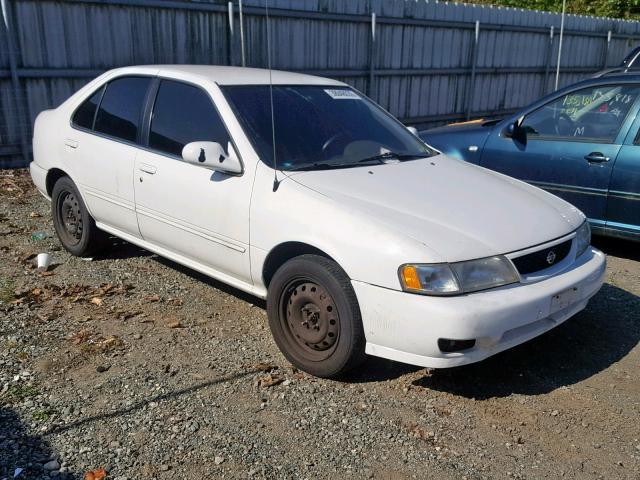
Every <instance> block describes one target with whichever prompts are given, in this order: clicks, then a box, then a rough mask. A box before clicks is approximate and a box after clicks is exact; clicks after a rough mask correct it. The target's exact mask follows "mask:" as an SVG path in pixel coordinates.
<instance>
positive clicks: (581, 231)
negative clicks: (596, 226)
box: [576, 220, 591, 257]
mask: <svg viewBox="0 0 640 480" xmlns="http://www.w3.org/2000/svg"><path fill="white" fill-rule="evenodd" d="M589 245H591V227H590V226H589V221H587V220H585V222H584V223H583V224H582V225H580V228H578V230H576V257H579V256H580V255H582V254H583V253H584V252H585V251H586V250H587V248H589Z"/></svg>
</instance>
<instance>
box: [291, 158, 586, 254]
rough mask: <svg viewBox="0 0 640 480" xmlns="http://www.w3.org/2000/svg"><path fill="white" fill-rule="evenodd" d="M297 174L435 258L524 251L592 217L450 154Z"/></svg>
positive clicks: (296, 178)
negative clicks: (435, 255)
mask: <svg viewBox="0 0 640 480" xmlns="http://www.w3.org/2000/svg"><path fill="white" fill-rule="evenodd" d="M291 178H292V179H293V180H294V181H296V182H298V183H300V184H302V185H304V186H306V187H308V188H310V189H312V190H315V191H317V192H319V193H321V194H323V195H325V196H327V197H330V198H331V199H332V200H334V201H335V202H336V203H337V204H339V205H340V206H341V207H343V208H349V209H352V210H357V211H358V212H359V213H362V214H365V215H368V216H369V217H371V218H372V219H373V220H375V221H377V222H379V223H382V224H384V225H385V226H386V227H387V228H390V229H392V230H393V231H394V232H395V233H397V234H403V235H407V236H410V237H412V238H413V239H414V240H416V241H418V242H421V243H422V244H424V245H426V246H427V247H428V248H429V249H430V250H431V251H432V252H435V253H436V254H438V255H439V256H440V257H441V258H440V259H438V260H435V259H434V260H433V261H448V262H454V261H461V260H469V259H473V258H481V257H486V256H491V255H498V254H504V253H509V252H513V251H517V250H520V249H523V248H527V247H531V246H534V245H537V244H541V243H544V242H546V241H549V240H552V239H555V238H558V237H561V236H563V235H566V234H568V233H570V232H571V231H573V230H574V229H576V228H577V227H579V226H580V224H581V223H582V222H583V221H584V215H583V214H582V213H581V212H580V211H579V210H577V209H576V208H575V207H573V206H572V205H570V204H568V203H567V202H565V201H563V200H561V199H559V198H558V197H555V196H554V195H551V194H549V193H547V192H544V191H543V190H540V189H538V188H535V187H532V186H530V185H527V184H526V183H524V182H521V181H519V180H515V179H512V178H510V177H507V176H505V175H501V174H498V173H495V172H492V171H490V170H487V169H484V168H481V167H477V166H475V165H471V164H468V163H465V162H462V161H459V160H455V159H451V158H448V157H446V156H445V155H437V156H435V157H431V158H425V159H422V160H414V161H407V162H399V163H387V164H383V165H375V166H366V167H354V168H346V169H333V170H316V171H308V172H296V173H293V174H292V175H291ZM362 241H371V242H374V241H376V240H375V238H369V239H362Z"/></svg>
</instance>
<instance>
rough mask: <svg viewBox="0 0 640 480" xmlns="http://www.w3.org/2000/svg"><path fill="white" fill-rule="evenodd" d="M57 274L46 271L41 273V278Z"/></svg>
mask: <svg viewBox="0 0 640 480" xmlns="http://www.w3.org/2000/svg"><path fill="white" fill-rule="evenodd" d="M55 274H56V272H50V271H45V272H40V276H41V277H50V276H52V275H55Z"/></svg>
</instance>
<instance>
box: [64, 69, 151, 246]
mask: <svg viewBox="0 0 640 480" xmlns="http://www.w3.org/2000/svg"><path fill="white" fill-rule="evenodd" d="M150 85H151V78H150V77H142V76H126V77H118V78H116V79H114V80H111V81H110V82H109V83H107V85H105V86H103V87H101V88H100V89H99V90H98V91H96V92H94V94H93V95H91V96H90V97H89V98H88V99H87V100H86V101H85V102H84V103H82V104H81V105H80V106H79V107H78V108H77V109H76V111H75V112H74V114H73V116H72V118H71V125H72V128H71V129H70V130H69V131H68V134H67V135H66V138H65V139H64V143H65V146H64V148H65V159H66V161H67V162H68V163H69V164H70V165H71V166H72V171H73V172H74V181H75V182H76V183H77V184H78V187H79V188H80V191H81V193H82V198H83V199H84V200H85V202H86V204H87V207H88V208H89V211H90V212H91V215H92V216H93V217H94V218H95V220H96V221H97V222H99V223H103V224H106V225H108V226H110V227H113V228H115V229H117V230H120V231H123V232H125V233H128V234H130V235H134V236H136V237H140V232H139V230H138V222H137V219H136V212H135V203H134V188H133V168H134V162H135V157H136V153H137V145H138V141H139V136H140V131H141V128H140V126H141V122H142V114H143V110H144V104H145V99H146V96H147V93H148V89H149V86H150Z"/></svg>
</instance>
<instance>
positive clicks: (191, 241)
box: [135, 79, 251, 283]
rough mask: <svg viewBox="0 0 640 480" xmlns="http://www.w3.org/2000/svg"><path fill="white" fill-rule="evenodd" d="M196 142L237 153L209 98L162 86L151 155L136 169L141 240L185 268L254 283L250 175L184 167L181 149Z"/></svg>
mask: <svg viewBox="0 0 640 480" xmlns="http://www.w3.org/2000/svg"><path fill="white" fill-rule="evenodd" d="M195 141H213V142H218V143H220V144H221V145H223V146H224V147H225V149H228V148H234V147H233V144H232V142H231V138H230V136H229V133H228V132H227V129H226V128H225V125H224V123H223V121H222V119H221V117H220V115H219V113H218V111H217V109H216V107H215V105H214V103H213V101H212V99H211V97H210V96H209V94H208V93H207V92H206V91H204V90H203V89H201V88H199V87H196V86H194V85H191V84H186V83H182V82H179V81H174V80H166V79H163V80H160V81H159V83H158V84H157V93H156V95H155V101H154V103H153V108H152V112H151V121H150V124H149V132H148V145H147V147H148V148H147V149H145V150H140V151H139V152H138V155H137V157H136V162H135V163H136V167H135V194H136V212H137V216H138V224H139V226H140V232H141V233H142V237H143V238H144V240H147V241H149V242H151V243H152V244H154V245H155V246H156V247H160V248H161V249H166V250H167V251H168V252H170V253H173V254H175V255H179V256H180V257H181V258H182V259H186V260H187V262H183V263H189V261H193V262H197V263H198V264H200V265H204V266H206V267H208V268H211V269H213V270H215V272H216V273H217V275H216V276H217V277H218V278H221V279H223V280H225V281H227V282H229V283H233V280H232V278H236V279H239V280H241V281H244V282H249V281H250V278H251V274H250V268H249V201H250V197H251V179H250V175H246V174H245V175H238V176H234V175H227V174H224V173H221V172H214V171H212V170H209V169H207V168H205V167H202V166H197V165H191V164H188V163H185V162H184V161H182V158H181V152H182V148H183V147H184V145H186V144H187V143H189V142H195ZM227 153H228V152H227ZM192 266H194V267H197V265H192ZM207 273H210V274H211V273H212V272H207ZM230 277H231V278H230Z"/></svg>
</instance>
